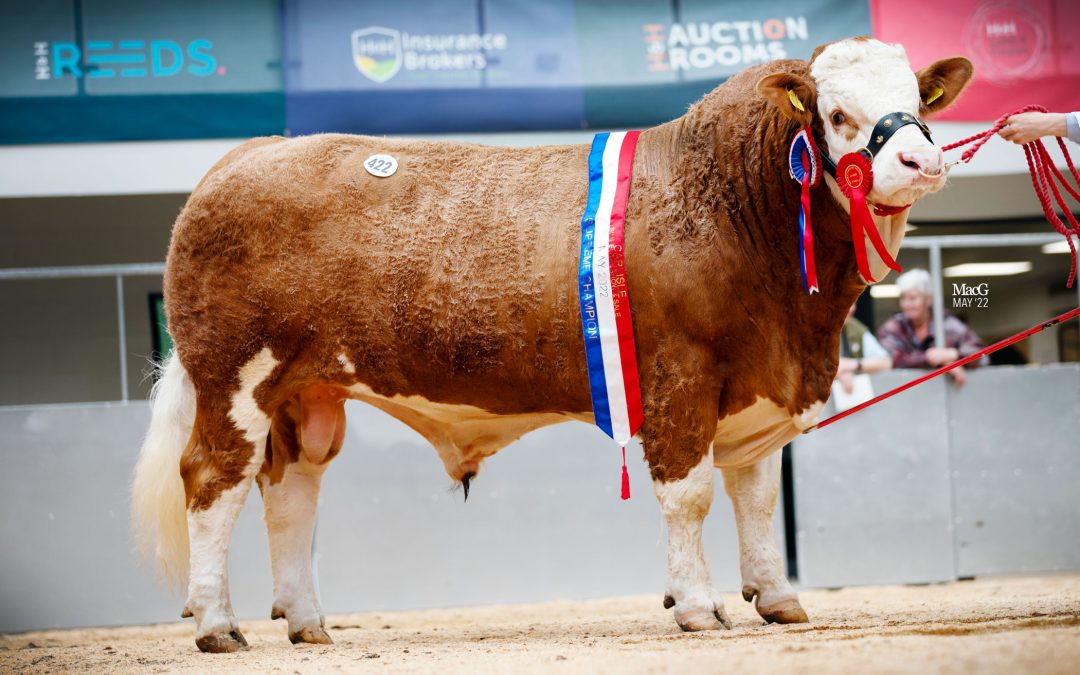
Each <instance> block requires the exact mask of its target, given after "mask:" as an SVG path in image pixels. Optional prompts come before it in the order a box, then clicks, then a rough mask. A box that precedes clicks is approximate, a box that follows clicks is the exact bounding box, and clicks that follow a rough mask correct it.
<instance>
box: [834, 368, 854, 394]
mask: <svg viewBox="0 0 1080 675" xmlns="http://www.w3.org/2000/svg"><path fill="white" fill-rule="evenodd" d="M836 381H837V382H839V383H840V387H841V388H842V389H843V390H844V393H845V394H850V393H851V392H853V391H855V373H854V372H853V371H850V370H842V371H840V372H839V373H837V374H836Z"/></svg>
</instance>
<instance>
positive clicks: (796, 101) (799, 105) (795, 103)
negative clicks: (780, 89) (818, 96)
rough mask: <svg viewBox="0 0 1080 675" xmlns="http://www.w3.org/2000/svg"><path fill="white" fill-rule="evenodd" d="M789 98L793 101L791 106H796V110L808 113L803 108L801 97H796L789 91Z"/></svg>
mask: <svg viewBox="0 0 1080 675" xmlns="http://www.w3.org/2000/svg"><path fill="white" fill-rule="evenodd" d="M787 97H788V98H789V99H791V105H793V106H795V109H796V110H800V111H802V112H806V108H804V107H803V104H802V101H800V100H799V97H798V96H796V95H795V92H794V91H792V90H790V89H788V90H787Z"/></svg>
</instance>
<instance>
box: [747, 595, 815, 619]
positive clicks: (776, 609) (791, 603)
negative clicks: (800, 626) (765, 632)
mask: <svg viewBox="0 0 1080 675" xmlns="http://www.w3.org/2000/svg"><path fill="white" fill-rule="evenodd" d="M757 611H758V614H760V615H761V618H762V619H765V621H766V622H768V623H809V622H810V619H809V617H807V616H806V611H805V610H804V609H803V608H802V605H800V604H799V600H798V599H797V598H790V599H788V600H782V601H780V602H778V603H776V604H774V605H770V606H768V607H758V608H757Z"/></svg>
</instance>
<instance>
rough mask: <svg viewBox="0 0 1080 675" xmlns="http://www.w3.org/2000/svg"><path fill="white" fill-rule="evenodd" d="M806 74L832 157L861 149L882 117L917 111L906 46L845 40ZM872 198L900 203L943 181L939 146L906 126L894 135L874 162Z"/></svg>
mask: <svg viewBox="0 0 1080 675" xmlns="http://www.w3.org/2000/svg"><path fill="white" fill-rule="evenodd" d="M810 74H811V75H812V76H813V78H814V80H815V84H816V86H817V112H818V115H819V116H820V118H821V120H822V121H823V122H824V128H825V141H826V142H827V143H828V147H829V155H830V156H831V157H832V159H833V160H834V161H839V159H840V158H841V157H842V156H843V155H845V154H847V153H849V152H853V151H856V150H858V149H859V148H862V147H865V146H866V145H867V143H868V142H869V140H870V133H871V132H872V131H873V129H874V125H875V124H877V122H878V120H880V119H881V118H882V117H883V116H885V115H887V114H889V113H893V112H904V113H910V114H912V115H914V116H916V117H917V116H918V114H919V104H920V98H919V83H918V81H917V79H916V77H915V73H914V72H912V70H911V66H910V64H909V63H908V60H907V54H905V53H904V48H903V47H901V46H899V45H887V44H884V43H882V42H878V41H877V40H862V39H859V40H844V41H841V42H835V43H833V44H831V45H829V46H828V47H826V48H825V49H824V50H823V51H822V52H821V53H820V54H819V55H818V57H817V58H816V59H815V60H814V62H813V64H812V66H811V69H810ZM873 169H874V185H873V190H872V192H871V193H870V195H869V197H870V200H871V201H873V202H874V203H877V204H885V205H890V206H902V205H906V204H910V203H912V202H914V201H915V200H916V199H919V198H920V197H923V196H924V195H926V194H929V193H931V192H937V191H938V190H940V189H941V188H942V187H943V186H944V185H945V171H944V170H943V169H944V159H943V156H942V153H941V150H940V149H939V148H938V147H937V146H935V145H933V144H932V143H930V142H929V141H927V140H926V137H925V136H923V135H922V132H921V131H919V129H918V127H917V126H916V125H914V124H908V125H906V126H904V127H902V128H901V129H900V130H899V131H897V132H896V133H895V134H893V136H892V138H890V139H889V140H888V142H886V143H885V146H884V147H883V148H882V149H881V151H880V152H879V153H878V155H877V156H876V157H874V162H873Z"/></svg>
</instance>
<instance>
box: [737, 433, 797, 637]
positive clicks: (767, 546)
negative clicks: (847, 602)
mask: <svg viewBox="0 0 1080 675" xmlns="http://www.w3.org/2000/svg"><path fill="white" fill-rule="evenodd" d="M780 466H781V455H780V453H779V452H774V453H772V454H771V455H769V456H768V457H766V458H764V459H761V460H758V461H757V462H756V463H754V464H751V465H749V466H745V467H740V468H724V469H723V472H724V487H725V488H726V490H727V493H728V496H729V497H730V498H731V503H732V505H733V506H734V507H735V524H736V526H737V527H738V530H739V566H740V569H741V571H742V581H743V587H742V594H743V598H745V599H746V601H747V602H751V601H752V600H754V598H755V597H756V598H757V605H756V607H757V611H758V614H760V615H761V616H762V618H763V619H765V620H766V621H768V622H769V623H805V622H807V621H808V619H807V617H806V612H804V611H803V608H802V605H800V604H799V598H798V597H797V596H796V595H795V590H794V589H793V588H792V587H791V584H790V583H788V580H787V576H786V575H785V574H784V563H783V559H782V558H781V557H780V553H779V552H778V551H777V550H776V538H775V536H774V534H773V526H772V521H773V511H774V510H775V509H776V493H777V491H778V490H779V488H780Z"/></svg>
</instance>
